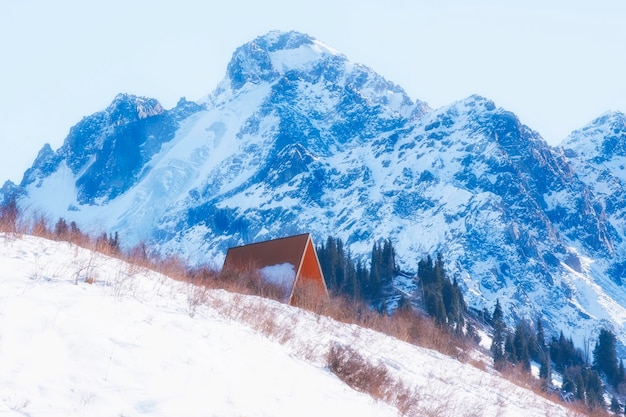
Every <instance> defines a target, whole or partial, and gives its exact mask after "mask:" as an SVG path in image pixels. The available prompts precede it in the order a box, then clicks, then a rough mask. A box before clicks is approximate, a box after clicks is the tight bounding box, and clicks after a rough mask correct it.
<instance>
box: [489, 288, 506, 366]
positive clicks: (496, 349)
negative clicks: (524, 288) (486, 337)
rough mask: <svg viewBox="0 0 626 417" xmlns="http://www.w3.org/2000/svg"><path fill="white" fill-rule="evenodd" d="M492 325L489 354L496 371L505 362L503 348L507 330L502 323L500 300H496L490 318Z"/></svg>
mask: <svg viewBox="0 0 626 417" xmlns="http://www.w3.org/2000/svg"><path fill="white" fill-rule="evenodd" d="M491 320H492V323H493V339H492V342H491V354H492V355H493V363H494V366H495V367H496V369H502V368H503V367H504V364H505V362H506V357H505V352H504V346H505V343H506V337H507V330H506V323H505V322H504V313H503V312H502V307H501V306H500V300H496V306H495V307H494V309H493V314H492V316H491Z"/></svg>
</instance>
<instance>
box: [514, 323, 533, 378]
mask: <svg viewBox="0 0 626 417" xmlns="http://www.w3.org/2000/svg"><path fill="white" fill-rule="evenodd" d="M529 336H530V335H529V333H528V332H527V331H526V330H525V327H524V325H523V322H521V321H519V322H518V323H517V325H516V326H515V334H514V335H513V345H514V346H515V362H516V363H519V364H521V365H522V368H523V369H524V370H526V371H530V353H529V352H528V341H529Z"/></svg>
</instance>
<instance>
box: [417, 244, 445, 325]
mask: <svg viewBox="0 0 626 417" xmlns="http://www.w3.org/2000/svg"><path fill="white" fill-rule="evenodd" d="M442 273H443V271H442V270H436V269H435V266H434V265H433V260H432V258H431V257H430V256H428V257H427V258H426V259H422V260H421V261H420V262H419V263H418V269H417V276H418V278H419V280H420V283H421V285H422V295H423V298H424V307H425V308H426V313H428V315H430V316H431V317H433V318H434V319H435V322H436V323H437V324H439V325H443V324H446V322H447V315H446V308H445V305H444V302H443V280H442V279H441V275H442Z"/></svg>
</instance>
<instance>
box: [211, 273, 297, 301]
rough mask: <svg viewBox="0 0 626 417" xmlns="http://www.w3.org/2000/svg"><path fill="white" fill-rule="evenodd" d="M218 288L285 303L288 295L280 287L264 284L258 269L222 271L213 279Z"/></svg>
mask: <svg viewBox="0 0 626 417" xmlns="http://www.w3.org/2000/svg"><path fill="white" fill-rule="evenodd" d="M215 282H216V285H217V286H218V287H219V288H222V289H225V290H227V291H230V292H236V293H240V294H248V295H258V296H261V297H264V298H269V299H272V300H276V301H281V302H285V301H287V300H288V298H289V293H287V292H286V290H285V288H283V287H281V286H280V285H274V284H271V283H268V282H266V281H265V280H264V279H263V277H261V273H260V272H259V270H258V268H255V267H254V266H249V267H246V268H241V269H237V270H226V271H222V272H221V273H220V274H218V275H216V277H215Z"/></svg>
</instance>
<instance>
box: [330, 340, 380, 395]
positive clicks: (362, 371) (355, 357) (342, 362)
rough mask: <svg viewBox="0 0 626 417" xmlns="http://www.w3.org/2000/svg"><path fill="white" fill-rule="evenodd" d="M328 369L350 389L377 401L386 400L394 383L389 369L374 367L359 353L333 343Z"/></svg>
mask: <svg viewBox="0 0 626 417" xmlns="http://www.w3.org/2000/svg"><path fill="white" fill-rule="evenodd" d="M328 368H329V369H330V371H331V372H332V373H334V374H335V375H337V376H338V377H339V379H341V380H342V381H343V382H345V383H346V384H348V385H349V386H350V387H352V388H354V389H356V390H357V391H361V392H365V393H368V394H370V395H371V396H372V397H374V398H376V399H383V398H384V396H385V391H386V390H387V389H388V386H389V385H390V384H391V381H392V378H391V376H389V372H388V371H387V368H385V367H384V366H381V365H378V366H377V365H372V364H371V363H369V362H368V361H366V360H365V359H364V358H363V357H362V356H361V355H360V354H359V353H358V352H356V351H355V350H353V349H351V348H349V347H347V346H344V345H341V344H339V343H333V344H332V345H331V347H330V350H329V351H328Z"/></svg>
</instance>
